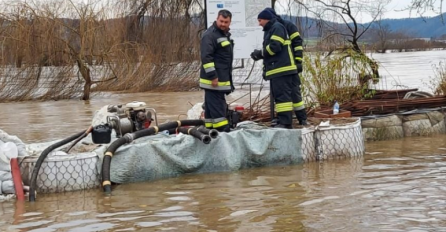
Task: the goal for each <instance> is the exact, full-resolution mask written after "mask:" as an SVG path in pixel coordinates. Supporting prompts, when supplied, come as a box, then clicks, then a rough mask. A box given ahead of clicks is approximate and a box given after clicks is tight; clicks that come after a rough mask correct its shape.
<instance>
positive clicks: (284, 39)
mask: <svg viewBox="0 0 446 232" xmlns="http://www.w3.org/2000/svg"><path fill="white" fill-rule="evenodd" d="M263 31H264V36H263V72H264V78H265V79H266V80H270V79H271V78H274V77H279V76H285V75H291V74H296V73H297V67H296V64H295V62H294V57H293V52H292V50H291V47H290V45H291V41H290V40H288V34H287V31H286V28H285V26H284V25H282V24H281V23H279V22H278V21H277V19H272V20H270V21H269V22H268V23H267V24H266V25H265V27H264V28H263Z"/></svg>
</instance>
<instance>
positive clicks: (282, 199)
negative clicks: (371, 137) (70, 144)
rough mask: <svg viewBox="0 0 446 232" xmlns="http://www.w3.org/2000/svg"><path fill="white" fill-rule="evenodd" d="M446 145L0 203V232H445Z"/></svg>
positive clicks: (428, 141) (374, 149)
mask: <svg viewBox="0 0 446 232" xmlns="http://www.w3.org/2000/svg"><path fill="white" fill-rule="evenodd" d="M444 144H446V136H444V135H441V136H436V137H429V138H424V137H423V138H408V139H404V140H397V141H385V142H376V143H369V144H367V151H368V153H367V154H366V156H365V157H363V158H358V159H345V160H338V161H328V162H320V163H317V162H314V163H308V164H303V165H297V166H287V167H269V168H255V169H248V170H242V171H239V172H233V173H217V174H205V175H186V176H183V177H178V178H171V179H166V180H159V181H154V182H149V183H135V184H125V185H119V186H116V187H115V189H114V190H113V196H112V197H105V196H103V195H102V192H100V190H90V191H84V192H75V193H65V194H49V195H41V196H40V197H39V196H38V199H37V202H35V203H32V204H30V203H25V204H24V205H21V206H18V205H16V203H14V202H3V203H0V217H1V218H2V219H4V220H3V221H4V222H2V223H0V230H1V231H5V230H6V231H40V232H49V231H109V230H112V231H134V230H137V231H158V230H170V231H249V230H256V231H367V232H368V231H387V230H389V231H409V230H412V231H441V228H446V210H445V208H446V199H445V198H444V192H445V190H446V177H445V175H444V173H445V172H446V145H444Z"/></svg>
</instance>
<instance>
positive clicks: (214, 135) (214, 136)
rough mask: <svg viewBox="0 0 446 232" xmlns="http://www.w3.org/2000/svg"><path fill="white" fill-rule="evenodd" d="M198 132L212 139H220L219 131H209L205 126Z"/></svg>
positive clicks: (199, 128)
mask: <svg viewBox="0 0 446 232" xmlns="http://www.w3.org/2000/svg"><path fill="white" fill-rule="evenodd" d="M198 131H199V132H201V133H203V134H206V135H209V136H210V137H211V138H212V139H216V138H217V137H218V130H216V129H208V128H206V127H204V126H199V127H198Z"/></svg>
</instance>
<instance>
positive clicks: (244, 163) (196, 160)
mask: <svg viewBox="0 0 446 232" xmlns="http://www.w3.org/2000/svg"><path fill="white" fill-rule="evenodd" d="M104 150H105V149H98V150H96V152H97V153H98V155H99V156H101V157H102V156H103V152H104ZM302 161H303V159H302V139H301V131H300V130H285V129H269V130H256V129H241V130H237V131H233V132H231V133H220V134H219V136H218V138H216V139H214V140H213V141H212V142H211V143H210V144H208V145H206V144H203V143H202V142H201V141H199V140H197V139H196V138H194V137H192V136H189V135H183V134H180V135H178V136H167V135H157V136H151V137H147V138H142V139H138V140H136V141H135V142H134V143H132V144H129V145H124V146H122V147H120V148H119V149H118V150H117V152H116V153H115V155H114V156H113V159H112V162H111V168H110V169H111V172H110V175H111V176H110V177H111V178H110V179H111V181H112V182H115V183H128V182H139V181H149V180H155V179H161V178H167V177H173V176H178V175H181V174H184V173H209V172H228V171H235V170H239V169H242V168H249V167H261V166H268V165H289V164H296V163H299V162H302Z"/></svg>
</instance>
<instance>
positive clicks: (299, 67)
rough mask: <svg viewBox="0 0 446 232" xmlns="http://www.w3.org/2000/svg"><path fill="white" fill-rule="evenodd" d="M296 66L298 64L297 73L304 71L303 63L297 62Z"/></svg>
mask: <svg viewBox="0 0 446 232" xmlns="http://www.w3.org/2000/svg"><path fill="white" fill-rule="evenodd" d="M296 66H297V73H301V72H302V71H303V69H302V63H297V64H296Z"/></svg>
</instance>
